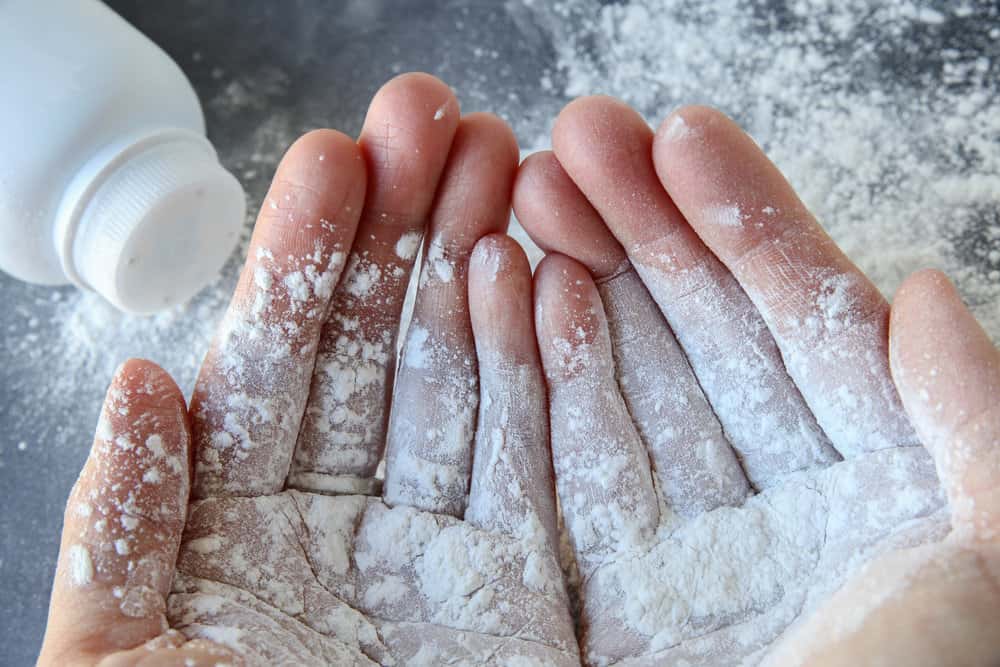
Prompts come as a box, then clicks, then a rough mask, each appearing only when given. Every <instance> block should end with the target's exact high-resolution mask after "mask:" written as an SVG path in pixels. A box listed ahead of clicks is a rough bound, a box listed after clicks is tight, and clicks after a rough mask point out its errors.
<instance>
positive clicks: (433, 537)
mask: <svg viewBox="0 0 1000 667" xmlns="http://www.w3.org/2000/svg"><path fill="white" fill-rule="evenodd" d="M517 160H518V152H517V146H516V142H515V140H514V137H513V135H512V133H511V132H510V130H509V129H508V128H507V126H506V125H504V124H503V123H502V122H501V121H499V120H498V119H496V118H495V117H492V116H488V115H482V114H476V115H471V116H467V117H465V118H462V119H461V120H460V119H459V110H458V103H457V101H456V100H455V98H454V96H453V94H452V93H451V91H450V90H448V89H447V87H445V86H444V85H443V84H442V83H440V82H439V81H437V80H435V79H433V78H431V77H428V76H426V75H406V76H403V77H400V78H397V79H395V80H393V81H392V82H390V83H389V84H387V85H386V86H385V87H384V88H383V89H382V90H381V91H380V92H379V93H378V94H377V95H376V96H375V98H374V100H373V101H372V104H371V107H370V110H369V113H368V116H367V119H366V121H365V125H364V129H363V130H362V133H361V138H360V141H359V142H358V143H357V144H355V142H354V141H353V140H351V139H349V138H347V137H345V136H344V135H342V134H339V133H336V132H332V131H318V132H313V133H310V134H308V135H306V136H304V137H303V138H301V139H300V140H299V141H298V142H296V144H295V145H294V146H292V148H291V149H290V150H289V151H288V153H287V154H286V156H285V158H284V159H283V160H282V163H281V165H280V166H279V167H278V170H277V174H276V176H275V179H274V182H273V184H272V186H271V189H270V192H269V193H268V196H267V198H266V200H265V202H264V204H263V206H262V207H261V213H260V216H259V218H258V221H257V225H256V228H255V230H254V235H253V238H252V240H251V243H250V248H249V256H248V258H247V263H246V266H245V267H244V270H243V273H242V275H241V278H240V282H239V284H238V287H237V289H236V293H235V295H234V297H233V301H232V304H231V306H230V309H229V311H228V313H227V314H226V316H225V318H224V320H223V322H222V325H221V327H220V329H219V331H218V334H217V336H216V338H215V341H214V342H213V343H212V345H211V348H210V350H209V352H208V355H207V357H206V359H205V362H204V365H203V367H202V370H201V373H200V375H199V378H198V381H197V384H196V387H195V390H194V395H193V397H192V400H191V405H190V408H186V407H185V404H184V399H183V396H182V395H181V393H180V392H179V390H178V389H177V387H176V385H175V384H174V383H173V381H172V380H171V379H170V378H169V377H168V376H167V374H166V373H165V372H164V371H162V370H161V369H159V368H158V367H157V366H155V365H154V364H152V363H150V362H146V361H135V360H133V361H130V362H127V363H126V364H124V365H123V366H122V368H121V369H120V370H119V372H118V373H117V375H116V376H115V379H114V381H113V382H112V385H111V388H110V390H109V391H108V395H107V399H106V402H105V406H104V410H103V413H102V415H101V419H100V423H99V425H98V428H97V435H96V439H95V443H94V447H93V449H92V451H91V454H90V457H89V459H88V461H87V464H86V466H85V468H84V470H83V472H82V473H81V476H80V479H79V481H78V482H77V484H76V486H75V487H74V489H73V491H72V493H71V496H70V499H69V503H68V505H67V509H66V515H65V527H64V531H63V539H62V546H61V550H60V556H59V565H58V568H57V572H56V577H55V584H54V590H53V595H52V603H51V607H50V612H49V624H48V628H47V631H46V637H45V642H44V646H43V650H42V655H41V658H40V664H42V665H60V666H61V665H75V664H95V663H99V664H101V665H132V664H141V665H167V664H170V665H180V664H183V665H196V666H201V665H217V664H226V663H240V664H243V663H245V664H263V665H279V664H286V665H290V664H337V665H348V664H376V663H381V664H397V665H417V664H425V663H429V662H433V663H435V664H438V663H442V662H448V663H452V662H454V663H466V664H468V663H473V664H480V663H488V662H497V663H501V662H506V663H508V664H510V663H512V661H514V660H515V659H517V658H519V657H520V658H522V659H524V660H532V661H539V662H542V663H544V664H577V663H578V657H577V653H576V641H575V638H574V635H573V626H572V621H571V619H570V616H569V612H568V603H567V599H566V595H565V591H564V588H563V585H562V579H561V574H560V571H559V566H558V562H557V558H556V555H555V553H556V550H555V545H556V532H555V531H556V515H555V502H554V495H553V489H552V481H551V463H550V459H549V454H548V449H547V447H546V446H545V443H546V442H547V439H548V433H547V429H548V424H547V415H546V411H545V407H544V406H545V394H544V384H543V378H542V372H541V367H540V362H539V360H538V352H537V347H536V344H535V335H534V330H533V327H532V319H531V315H530V314H531V282H530V280H531V279H530V270H529V267H528V263H527V260H526V258H525V257H524V255H523V253H522V252H521V251H520V249H519V248H518V246H517V245H516V244H515V243H514V242H513V241H511V240H510V239H509V238H507V237H505V236H503V235H502V234H501V233H502V231H503V230H504V229H505V228H506V225H507V221H508V216H509V213H508V211H509V196H510V191H511V185H512V181H513V178H514V173H515V170H516V168H517ZM435 193H436V196H435ZM427 219H429V220H430V222H429V230H428V240H427V242H426V243H425V245H424V250H425V253H424V259H423V265H422V267H421V274H420V281H419V289H418V291H417V295H416V301H415V308H414V315H413V320H412V322H411V324H410V326H409V329H408V333H407V338H406V342H405V346H404V349H403V353H402V363H401V365H400V370H399V375H398V377H396V378H395V381H394V378H393V371H394V369H395V341H396V333H397V330H398V328H399V320H400V312H401V310H402V305H403V300H404V295H405V292H406V288H407V282H408V277H409V274H410V269H411V267H412V265H413V263H414V258H415V255H416V252H417V249H418V247H419V245H420V240H421V236H422V232H423V227H424V221H425V220H427ZM477 242H478V243H477ZM342 273H343V275H341V274H342ZM391 395H392V396H394V400H393V401H392V405H391V408H392V409H391V411H390V396H391ZM480 397H482V398H481V400H480ZM386 442H387V448H388V451H387V456H386V458H387V463H386V470H385V474H386V480H385V485H384V489H380V488H379V487H380V484H379V482H378V480H377V478H376V468H377V466H378V463H379V461H380V459H381V458H382V453H383V452H382V447H383V443H386ZM473 447H474V448H475V457H474V458H473V455H472V454H473ZM473 460H474V461H475V464H474V466H473ZM470 479H471V487H470ZM189 480H193V481H190V482H189ZM380 493H381V497H379V494H380ZM346 494H353V495H346ZM359 494H367V495H359ZM467 498H468V504H467V505H466V499H467ZM182 531H183V532H182ZM171 582H172V583H171Z"/></svg>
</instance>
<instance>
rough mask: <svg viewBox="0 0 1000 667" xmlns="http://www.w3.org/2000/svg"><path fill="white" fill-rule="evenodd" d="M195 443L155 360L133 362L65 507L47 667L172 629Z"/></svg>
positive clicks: (113, 392)
mask: <svg viewBox="0 0 1000 667" xmlns="http://www.w3.org/2000/svg"><path fill="white" fill-rule="evenodd" d="M190 444H191V438H190V432H189V428H188V420H187V411H186V408H185V405H184V396H183V395H182V394H181V392H180V390H179V389H178V388H177V385H176V384H174V382H173V380H171V379H170V376H169V375H167V373H166V372H164V371H163V370H162V369H160V367H158V366H156V365H155V364H153V363H152V362H149V361H141V360H135V359H133V360H131V361H127V362H125V363H124V364H123V365H122V366H121V367H120V368H119V369H118V371H117V372H116V373H115V377H114V379H113V380H112V382H111V386H110V388H109V389H108V394H107V397H106V398H105V401H104V409H103V411H102V412H101V418H100V421H99V422H98V425H97V434H96V436H95V438H94V445H93V448H92V449H91V451H90V456H89V457H88V458H87V462H86V464H85V465H84V468H83V470H82V471H81V473H80V477H79V479H78V480H77V482H76V484H75V485H74V487H73V490H72V492H71V493H70V497H69V501H68V502H67V504H66V514H65V518H64V525H63V534H62V542H61V545H60V549H59V561H58V566H57V568H56V576H55V581H54V584H53V590H52V601H51V604H50V606H49V622H48V627H47V628H46V639H45V643H44V645H43V648H42V655H41V657H40V658H39V663H40V664H45V665H59V664H68V663H70V662H72V663H74V664H77V663H84V662H92V663H93V662H97V661H98V660H99V659H100V658H101V657H102V656H104V655H107V654H109V653H112V652H115V651H118V650H122V649H129V648H133V647H135V646H138V645H140V644H142V643H143V642H145V641H147V640H149V639H151V638H153V637H156V636H158V635H160V634H161V633H163V632H165V631H166V630H167V621H166V618H165V616H164V610H165V598H166V595H167V594H168V593H169V589H170V581H171V577H172V575H173V570H174V563H175V561H176V559H177V549H178V546H179V544H180V539H181V531H182V530H183V528H184V517H185V512H186V509H187V500H188V492H189V490H190V465H189V453H190Z"/></svg>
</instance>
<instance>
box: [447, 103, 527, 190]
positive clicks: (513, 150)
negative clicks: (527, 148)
mask: <svg viewBox="0 0 1000 667" xmlns="http://www.w3.org/2000/svg"><path fill="white" fill-rule="evenodd" d="M460 127H461V129H460V131H464V132H465V133H467V134H469V135H472V136H474V137H475V138H476V139H477V141H478V144H479V146H480V147H481V148H480V149H481V150H483V151H484V152H485V151H488V152H489V153H490V154H491V156H492V157H493V158H494V159H495V160H497V167H499V168H503V169H506V170H509V171H510V173H511V177H513V174H514V171H515V170H516V169H517V166H518V163H519V162H520V161H521V153H520V150H519V149H518V145H517V137H516V136H515V135H514V130H513V129H512V128H511V126H510V125H509V124H508V123H507V121H505V120H503V119H502V118H500V117H499V116H497V115H494V114H491V113H486V112H482V111H478V112H475V113H470V114H467V115H465V116H463V117H462V123H461V126H460Z"/></svg>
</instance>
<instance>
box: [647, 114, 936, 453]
mask: <svg viewBox="0 0 1000 667" xmlns="http://www.w3.org/2000/svg"><path fill="white" fill-rule="evenodd" d="M653 157H654V160H655V163H656V169H657V172H658V173H659V175H660V178H661V179H662V182H663V184H664V186H666V188H667V190H668V191H669V192H670V196H671V197H672V198H673V200H674V201H675V202H676V203H677V206H678V207H679V208H680V210H681V212H682V213H683V214H684V216H685V217H686V218H687V219H688V221H689V222H690V223H691V225H692V226H693V227H694V228H695V230H696V231H697V233H698V235H699V236H700V237H701V239H702V240H703V241H704V242H705V243H706V244H707V245H708V247H709V248H711V250H712V252H713V253H715V255H716V256H717V257H718V258H719V259H721V260H722V262H723V263H724V264H725V265H726V266H727V267H728V268H729V270H730V271H731V272H732V273H733V275H735V276H736V278H737V280H739V282H740V285H741V286H742V287H743V290H744V291H745V292H746V293H747V295H749V297H750V299H751V300H752V301H753V302H754V304H755V305H756V306H757V309H758V310H759V311H760V313H761V315H762V316H763V318H764V320H765V321H766V322H767V325H768V328H769V329H770V330H771V333H772V334H773V336H774V339H775V341H776V342H777V343H778V346H779V347H780V348H781V353H782V356H783V357H784V360H785V364H786V366H787V368H788V372H789V374H790V375H791V376H792V378H793V379H794V380H795V382H796V384H797V385H798V387H799V389H800V390H801V392H802V394H803V396H804V397H805V399H806V401H807V403H808V404H809V406H810V408H812V411H813V413H814V414H815V415H816V418H817V420H818V421H819V424H820V426H822V427H823V430H824V431H826V433H827V434H828V435H829V437H830V439H831V441H832V442H833V444H834V446H835V447H836V448H837V449H838V450H839V451H840V452H841V453H842V454H843V455H845V456H851V455H855V454H857V453H859V452H864V451H871V450H875V449H882V448H885V447H892V446H896V445H910V444H916V437H915V435H914V433H913V431H912V429H911V427H910V426H909V424H908V423H907V420H906V416H905V414H904V413H903V410H902V409H901V406H900V404H899V398H898V396H897V395H896V391H895V389H894V388H893V385H892V381H891V378H890V375H889V362H888V349H887V346H888V332H887V326H888V322H889V306H888V304H887V303H886V301H885V299H884V298H882V295H881V294H880V293H879V291H878V289H876V288H875V286H874V285H873V284H872V283H871V282H870V281H869V280H868V279H867V278H866V277H865V276H864V274H862V273H861V271H859V270H858V268H857V267H856V266H854V264H852V263H851V261H850V260H848V259H847V257H846V256H845V255H844V253H843V252H841V251H840V249H839V248H838V247H837V246H836V244H835V243H834V242H833V241H832V240H831V239H830V237H829V236H827V235H826V233H825V232H824V231H823V229H822V228H821V227H820V226H819V224H817V222H816V221H815V219H814V218H813V217H812V215H811V214H810V213H809V211H808V210H806V208H805V206H804V205H803V204H802V202H801V201H799V199H798V197H797V196H796V195H795V193H794V191H793V190H792V188H791V186H790V185H789V184H788V182H787V181H786V180H785V179H784V177H783V176H782V175H781V173H780V172H779V171H778V169H777V168H776V167H775V166H774V165H773V164H772V163H771V162H770V161H769V160H768V159H767V157H766V156H765V155H764V153H763V152H762V151H761V150H760V148H758V147H757V145H756V144H755V143H754V142H753V140H752V139H751V138H750V137H749V136H748V135H747V134H746V133H744V132H743V131H742V130H741V129H740V128H739V127H738V126H737V125H736V124H735V123H733V122H732V121H730V120H729V119H728V118H726V117H725V116H724V115H722V114H721V113H719V112H717V111H714V110H711V109H706V108H701V107H688V108H685V109H682V110H680V111H678V112H677V113H675V114H673V115H672V116H671V117H670V118H668V119H667V120H666V121H665V122H664V124H663V126H662V127H661V129H660V132H659V134H658V136H657V140H656V145H655V149H654V153H653Z"/></svg>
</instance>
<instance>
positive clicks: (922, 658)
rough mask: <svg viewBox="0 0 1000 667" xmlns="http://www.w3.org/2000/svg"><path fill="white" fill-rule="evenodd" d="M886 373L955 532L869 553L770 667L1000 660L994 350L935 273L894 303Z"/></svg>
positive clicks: (999, 461) (998, 381)
mask: <svg viewBox="0 0 1000 667" xmlns="http://www.w3.org/2000/svg"><path fill="white" fill-rule="evenodd" d="M890 332H891V337H890V348H889V352H890V354H889V359H890V361H891V363H892V373H893V378H894V379H895V380H896V386H897V387H898V388H899V393H900V395H901V397H902V399H903V404H904V405H905V406H906V411H907V413H908V414H909V415H910V418H911V420H912V421H913V423H914V424H915V425H916V427H917V431H918V432H919V434H920V437H921V440H922V441H923V442H924V443H926V444H927V447H928V448H929V449H930V451H931V453H932V454H933V455H934V460H935V462H936V463H937V470H938V474H939V476H940V478H941V482H942V485H943V486H944V489H945V491H946V492H947V495H948V504H949V508H950V510H951V526H952V530H951V533H950V534H949V535H948V537H947V538H946V539H945V540H944V541H943V542H940V543H932V544H928V545H926V546H923V547H913V548H908V549H898V550H893V551H890V552H889V553H887V554H885V555H883V556H881V557H879V558H877V559H875V560H874V561H872V562H871V563H870V564H868V565H866V566H865V567H864V568H863V569H862V570H861V572H859V574H858V575H857V576H856V577H854V578H852V579H851V580H850V581H849V582H848V584H847V585H846V586H845V587H844V588H843V589H842V590H840V591H839V592H837V594H836V595H834V596H833V598H832V599H831V600H830V601H829V602H827V603H825V604H824V605H823V606H822V607H821V608H820V609H819V610H818V611H817V612H816V613H815V614H813V616H812V617H811V618H810V619H809V620H807V621H806V622H805V623H803V624H801V625H800V626H798V627H796V628H794V629H793V631H792V632H790V633H789V635H788V636H787V637H786V638H784V639H783V640H782V642H781V643H780V644H779V646H778V647H777V648H776V649H775V651H774V652H773V653H772V655H770V656H769V659H768V660H767V664H768V665H794V664H809V665H863V664H871V663H873V662H875V661H874V660H873V658H874V657H877V658H878V660H879V663H878V664H885V665H914V666H918V667H919V666H922V665H926V666H927V667H931V666H934V665H956V666H964V665H968V666H969V667H974V666H978V665H995V664H997V661H998V659H1000V637H998V636H997V633H996V618H997V612H998V610H1000V409H998V408H1000V403H998V402H997V397H998V395H1000V352H998V351H997V349H996V348H995V347H993V345H992V343H990V340H989V338H988V337H987V336H986V333H985V332H984V331H983V330H982V328H981V327H980V326H979V325H978V323H977V322H976V321H975V319H974V318H973V317H972V315H971V314H970V313H969V311H968V310H967V309H966V308H965V306H964V305H963V304H962V301H961V299H960V297H959V296H958V294H957V292H956V291H955V289H954V287H953V286H952V285H951V283H949V282H948V280H947V278H945V277H944V276H943V275H942V274H940V273H938V272H935V271H923V272H920V273H916V274H914V275H913V276H911V277H910V278H909V279H908V280H907V281H906V282H905V283H904V284H903V286H902V288H900V290H899V291H898V292H897V293H896V298H895V300H894V301H893V305H892V319H891V324H890Z"/></svg>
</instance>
